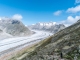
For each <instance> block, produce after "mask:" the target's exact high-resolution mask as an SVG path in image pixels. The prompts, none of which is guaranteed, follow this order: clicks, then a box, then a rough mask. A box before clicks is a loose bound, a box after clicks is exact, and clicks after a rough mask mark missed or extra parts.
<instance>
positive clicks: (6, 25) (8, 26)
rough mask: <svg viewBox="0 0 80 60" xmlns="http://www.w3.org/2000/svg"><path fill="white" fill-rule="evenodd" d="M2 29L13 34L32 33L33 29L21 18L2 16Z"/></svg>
mask: <svg viewBox="0 0 80 60" xmlns="http://www.w3.org/2000/svg"><path fill="white" fill-rule="evenodd" d="M0 29H1V30H3V32H6V33H8V34H10V35H12V36H26V35H30V34H31V31H30V30H29V29H28V28H27V27H26V26H25V25H24V24H23V23H22V22H21V21H19V20H13V19H10V18H2V19H1V20H0Z"/></svg>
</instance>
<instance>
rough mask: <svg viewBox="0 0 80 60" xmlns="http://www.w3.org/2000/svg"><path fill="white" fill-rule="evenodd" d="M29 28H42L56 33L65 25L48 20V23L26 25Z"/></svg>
mask: <svg viewBox="0 0 80 60" xmlns="http://www.w3.org/2000/svg"><path fill="white" fill-rule="evenodd" d="M28 27H29V28H30V29H36V30H44V31H49V32H52V33H56V32H58V31H60V30H61V29H64V28H65V26H64V25H63V24H57V23H56V22H48V23H36V24H33V25H30V26H28Z"/></svg>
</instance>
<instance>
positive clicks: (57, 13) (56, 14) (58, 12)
mask: <svg viewBox="0 0 80 60" xmlns="http://www.w3.org/2000/svg"><path fill="white" fill-rule="evenodd" d="M61 13H62V11H60V10H58V11H56V12H54V13H53V14H54V15H55V16H59V15H60V14H61Z"/></svg>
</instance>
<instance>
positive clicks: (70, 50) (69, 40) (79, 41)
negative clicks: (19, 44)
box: [20, 20, 80, 60]
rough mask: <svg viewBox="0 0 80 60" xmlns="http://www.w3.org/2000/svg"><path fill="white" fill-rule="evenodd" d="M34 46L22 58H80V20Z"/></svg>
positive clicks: (34, 59)
mask: <svg viewBox="0 0 80 60" xmlns="http://www.w3.org/2000/svg"><path fill="white" fill-rule="evenodd" d="M33 47H34V48H33ZM33 47H32V48H31V49H32V50H31V49H30V50H31V51H29V52H26V53H25V54H24V56H23V57H22V58H20V60H54V59H59V60H61V59H64V60H74V59H76V60H80V20H79V21H78V22H76V23H75V24H73V25H71V26H69V27H67V28H65V29H63V30H61V31H59V32H57V33H56V34H54V35H53V36H51V37H49V38H47V39H45V40H43V41H42V42H40V43H38V44H37V45H35V46H33ZM61 56H62V57H61Z"/></svg>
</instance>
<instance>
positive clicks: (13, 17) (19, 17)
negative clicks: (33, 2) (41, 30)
mask: <svg viewBox="0 0 80 60" xmlns="http://www.w3.org/2000/svg"><path fill="white" fill-rule="evenodd" d="M22 18H23V17H22V15H20V14H15V15H13V16H12V19H16V20H22Z"/></svg>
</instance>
